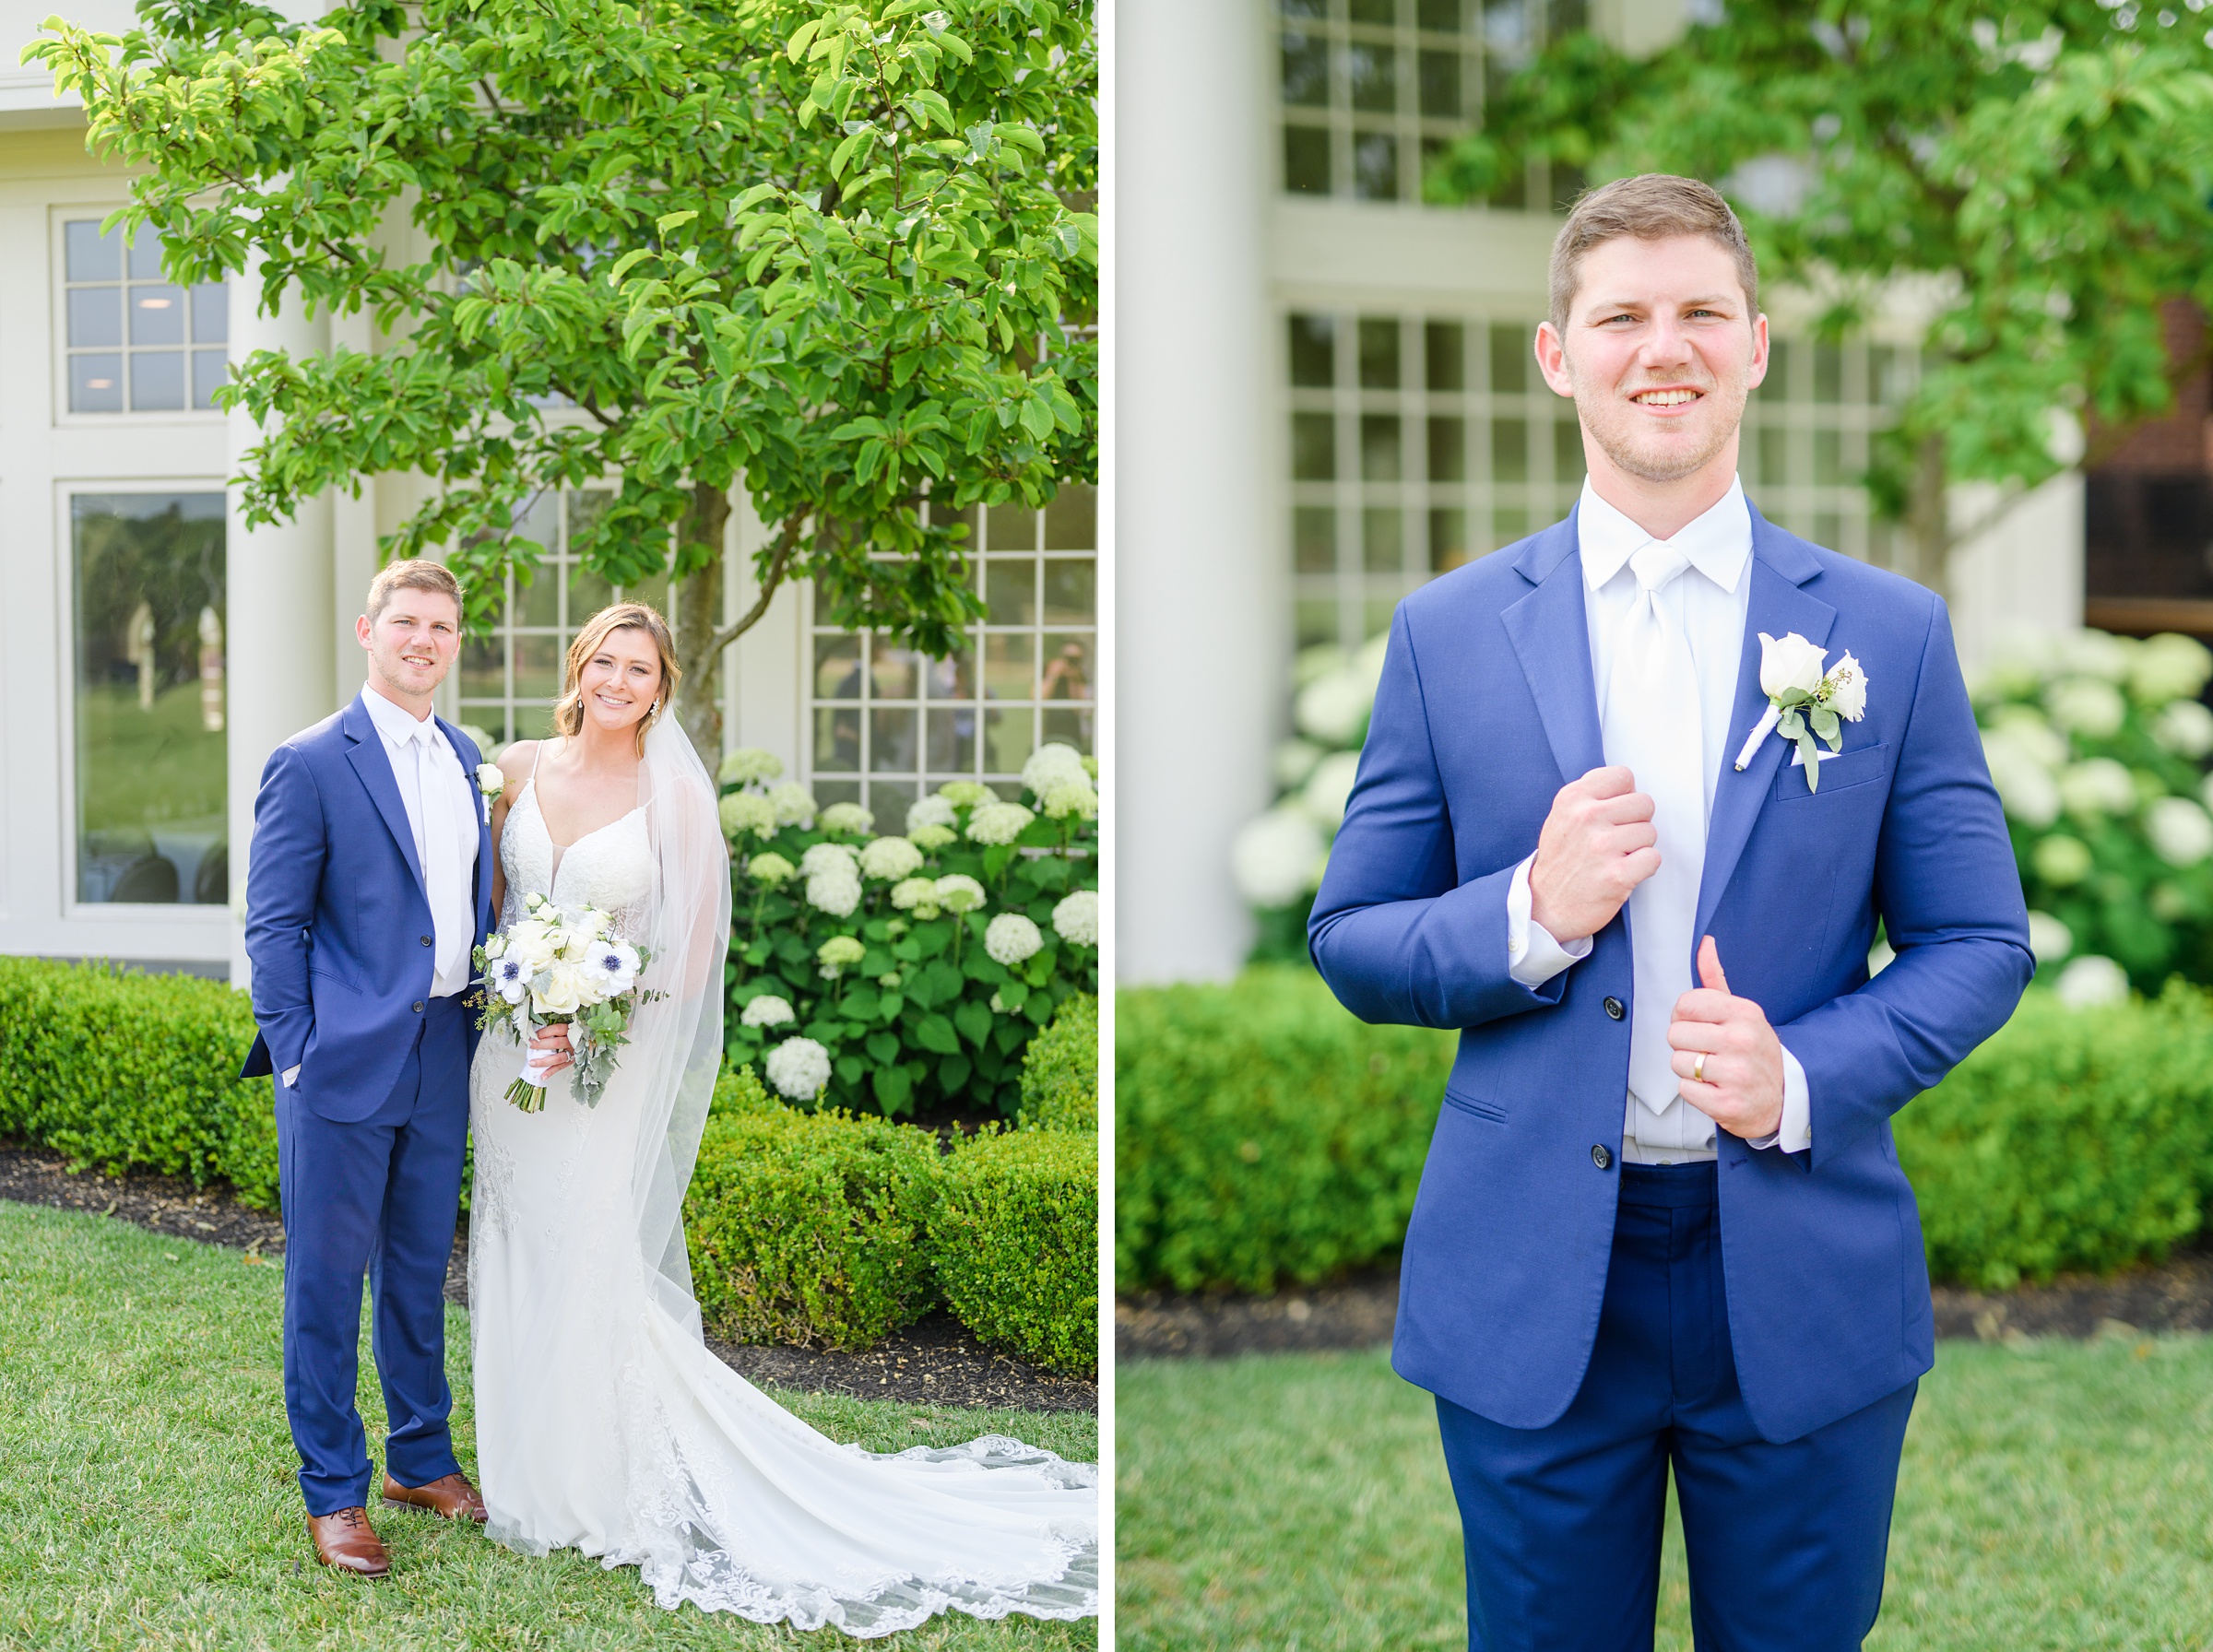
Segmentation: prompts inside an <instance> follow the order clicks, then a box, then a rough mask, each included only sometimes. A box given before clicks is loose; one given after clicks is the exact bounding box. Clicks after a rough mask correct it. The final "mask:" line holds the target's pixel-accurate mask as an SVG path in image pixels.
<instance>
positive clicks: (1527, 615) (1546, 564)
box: [1500, 511, 1606, 785]
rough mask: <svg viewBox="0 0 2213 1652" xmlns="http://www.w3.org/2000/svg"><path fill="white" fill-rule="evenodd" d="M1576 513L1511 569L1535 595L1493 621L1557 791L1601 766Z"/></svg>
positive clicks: (1545, 535)
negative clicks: (1509, 653)
mask: <svg viewBox="0 0 2213 1652" xmlns="http://www.w3.org/2000/svg"><path fill="white" fill-rule="evenodd" d="M1577 546H1578V539H1577V536H1576V526H1575V513H1574V512H1572V511H1570V512H1569V513H1568V519H1567V520H1566V521H1565V522H1561V523H1557V524H1555V525H1553V526H1552V527H1550V528H1548V529H1546V530H1545V531H1544V533H1542V534H1539V535H1538V536H1537V537H1535V538H1533V539H1532V540H1531V541H1530V542H1529V546H1528V548H1527V549H1524V550H1523V551H1522V553H1521V556H1520V557H1519V558H1517V559H1516V560H1515V562H1514V567H1515V569H1516V570H1517V571H1518V572H1520V573H1521V577H1522V578H1524V579H1526V580H1528V581H1529V582H1530V583H1531V584H1533V585H1534V586H1536V589H1535V590H1533V591H1532V592H1530V593H1529V595H1528V596H1524V597H1522V598H1521V600H1520V601H1519V602H1515V603H1513V604H1511V605H1509V607H1508V608H1506V610H1505V611H1504V613H1503V614H1502V615H1501V616H1500V618H1501V619H1503V620H1504V622H1505V624H1506V634H1507V637H1508V639H1509V641H1511V642H1512V643H1513V645H1514V653H1515V655H1517V656H1519V657H1520V659H1521V675H1522V676H1523V677H1524V678H1527V679H1528V681H1529V692H1530V696H1531V698H1533V700H1535V701H1536V702H1537V715H1538V717H1539V718H1540V719H1541V720H1542V721H1543V723H1544V737H1545V739H1546V740H1548V741H1550V742H1551V745H1552V757H1553V761H1554V762H1556V763H1557V764H1558V765H1559V770H1560V781H1561V784H1562V785H1565V784H1567V783H1568V781H1570V780H1576V779H1580V777H1581V776H1583V775H1585V774H1587V773H1590V772H1591V771H1592V769H1595V768H1598V767H1600V766H1601V765H1602V764H1604V762H1605V761H1606V757H1605V744H1604V740H1603V739H1602V738H1601V737H1600V734H1599V727H1598V691H1597V690H1596V689H1595V688H1594V687H1593V686H1592V685H1593V683H1594V681H1595V678H1593V676H1592V670H1591V628H1590V624H1589V622H1588V621H1587V620H1586V619H1584V617H1583V564H1582V559H1581V558H1580V556H1578V555H1577V554H1576V551H1577Z"/></svg>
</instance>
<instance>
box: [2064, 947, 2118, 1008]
mask: <svg viewBox="0 0 2213 1652" xmlns="http://www.w3.org/2000/svg"><path fill="white" fill-rule="evenodd" d="M2053 993H2054V994H2055V995H2056V996H2057V997H2058V998H2059V1001H2060V1002H2061V1003H2063V1004H2065V1006H2066V1007H2067V1008H2068V1009H2096V1008H2097V1007H2098V1006H2099V1005H2101V1004H2118V1003H2119V1002H2121V1000H2122V999H2124V998H2125V997H2128V972H2127V971H2125V970H2124V969H2123V968H2122V967H2121V966H2120V965H2119V964H2117V963H2115V962H2113V961H2112V959H2110V958H2101V957H2100V956H2099V955H2098V954H2097V953H2095V952H2085V953H2084V954H2083V955H2082V956H2081V957H2080V958H2077V959H2076V960H2075V961H2074V962H2071V963H2069V964H2068V965H2067V967H2066V968H2065V969H2064V970H2062V971H2060V972H2059V979H2058V981H2056V982H2055V983H2053Z"/></svg>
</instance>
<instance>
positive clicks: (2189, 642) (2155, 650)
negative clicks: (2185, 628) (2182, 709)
mask: <svg viewBox="0 0 2213 1652" xmlns="http://www.w3.org/2000/svg"><path fill="white" fill-rule="evenodd" d="M2207 678H2213V651H2209V650H2207V647H2206V645H2205V644H2204V643H2200V642H2198V641H2197V640H2196V639H2195V638H2194V637H2185V636H2181V635H2178V634H2177V633H2176V632H2174V631H2163V632H2161V633H2160V635H2159V636H2156V637H2148V638H2146V639H2145V641H2143V642H2142V643H2138V644H2137V645H2136V652H2135V654H2134V655H2131V656H2130V658H2129V662H2128V687H2129V691H2130V692H2131V693H2133V694H2134V695H2136V698H2137V699H2138V700H2141V701H2144V702H2147V703H2148V704H2152V705H2157V704H2158V703H2159V702H2160V701H2162V700H2181V701H2183V702H2188V703H2192V704H2195V702H2196V701H2197V696H2198V694H2199V692H2200V691H2201V690H2203V689H2204V688H2205V686H2206V679H2207Z"/></svg>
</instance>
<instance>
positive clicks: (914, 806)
mask: <svg viewBox="0 0 2213 1652" xmlns="http://www.w3.org/2000/svg"><path fill="white" fill-rule="evenodd" d="M956 818H957V817H956V816H955V815H954V814H953V799H952V798H950V797H941V796H938V795H937V794H936V793H934V792H933V793H931V794H930V795H929V796H927V797H917V799H916V800H915V801H914V802H912V803H910V804H908V805H907V808H906V830H907V832H909V833H910V834H911V833H913V832H915V830H916V829H917V828H918V827H922V826H951V825H952V824H953V821H954V820H955V819H956Z"/></svg>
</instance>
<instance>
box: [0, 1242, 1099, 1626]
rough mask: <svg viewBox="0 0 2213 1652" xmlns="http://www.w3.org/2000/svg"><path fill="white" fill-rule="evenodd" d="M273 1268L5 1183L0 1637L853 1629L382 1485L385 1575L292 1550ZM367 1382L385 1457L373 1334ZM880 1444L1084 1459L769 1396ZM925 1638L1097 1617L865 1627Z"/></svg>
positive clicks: (1045, 1431) (1051, 1434) (959, 1420)
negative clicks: (529, 1540)
mask: <svg viewBox="0 0 2213 1652" xmlns="http://www.w3.org/2000/svg"><path fill="white" fill-rule="evenodd" d="M280 1296H281V1276H280V1274H279V1272H278V1268H275V1267H269V1266H264V1267H250V1266H246V1265H243V1262H242V1260H241V1257H240V1253H238V1252H236V1251H231V1250H218V1249H212V1248H209V1247H206V1246H201V1245H189V1244H185V1243H183V1242H182V1241H178V1240H173V1239H166V1238H161V1237H159V1236H157V1235H155V1234H152V1233H144V1232H142V1231H140V1230H138V1229H136V1228H131V1227H126V1226H124V1224H122V1223H120V1222H113V1221H104V1220H102V1219H101V1218H99V1217H95V1216H82V1215H77V1214H75V1213H73V1212H65V1211H59V1210H46V1209H36V1208H33V1207H29V1206H23V1205H10V1204H5V1203H0V1646H6V1647H27V1648H28V1647H38V1648H45V1647H57V1648H58V1647H67V1648H70V1649H71V1652H77V1649H78V1648H85V1649H94V1648H110V1647H112V1648H126V1647H127V1648H133V1649H136V1648H140V1647H152V1648H165V1649H167V1648H174V1649H178V1652H183V1649H186V1648H190V1649H193V1652H198V1649H201V1648H207V1649H209V1652H213V1649H215V1648H221V1649H222V1652H233V1649H242V1652H243V1649H259V1648H294V1647H311V1646H312V1647H345V1648H354V1647H387V1646H388V1647H408V1648H413V1647H418V1646H438V1647H467V1648H492V1647H502V1648H504V1647H515V1648H531V1649H533V1652H535V1649H538V1648H560V1647H593V1648H613V1647H626V1646H647V1645H651V1646H655V1647H700V1646H716V1647H764V1646H802V1645H809V1646H820V1647H823V1648H834V1647H842V1646H853V1645H857V1644H858V1643H855V1642H852V1641H849V1640H847V1639H846V1637H845V1636H843V1635H841V1634H837V1633H836V1632H835V1631H824V1632H822V1633H821V1634H816V1635H813V1636H802V1635H799V1634H793V1633H792V1632H790V1631H789V1630H787V1629H786V1628H784V1627H782V1626H777V1627H773V1628H771V1627H764V1626H763V1625H760V1624H754V1623H745V1622H740V1621H738V1620H735V1619H732V1618H728V1617H724V1616H717V1617H712V1618H710V1617H707V1616H705V1615H704V1614H702V1613H701V1612H699V1611H695V1610H693V1609H692V1608H690V1607H687V1608H685V1609H683V1610H682V1611H678V1612H665V1611H661V1610H660V1609H659V1608H658V1607H657V1606H656V1605H655V1604H654V1603H653V1598H652V1596H651V1595H650V1594H649V1593H647V1591H646V1590H645V1588H644V1587H642V1586H641V1585H640V1584H639V1583H638V1580H637V1574H636V1572H635V1571H634V1570H630V1569H624V1570H621V1571H614V1572H609V1571H605V1570H602V1569H601V1568H600V1566H599V1565H598V1563H597V1562H594V1561H590V1560H586V1559H585V1558H584V1557H582V1556H581V1555H577V1554H575V1553H574V1552H562V1553H557V1554H555V1555H553V1556H551V1557H550V1558H548V1559H546V1560H529V1559H526V1558H524V1557H523V1556H520V1555H517V1554H514V1553H511V1552H508V1551H507V1550H504V1549H502V1548H500V1547H499V1546H498V1545H497V1544H494V1543H491V1542H488V1541H486V1540H484V1539H483V1538H482V1537H481V1536H479V1534H478V1533H476V1532H475V1531H473V1530H469V1529H467V1528H456V1527H452V1526H448V1525H446V1524H445V1523H444V1522H443V1521H439V1520H434V1519H432V1518H429V1517H427V1516H406V1515H401V1514H398V1513H396V1512H391V1511H378V1510H373V1511H372V1516H373V1518H374V1519H375V1521H376V1525H377V1529H378V1531H379V1533H380V1534H381V1535H382V1536H383V1537H384V1539H385V1543H386V1544H387V1545H388V1546H389V1547H390V1549H391V1551H392V1555H393V1568H394V1569H393V1575H391V1576H390V1577H389V1578H386V1579H385V1580H383V1581H382V1582H378V1583H373V1584H370V1583H363V1582H361V1581H358V1580H353V1579H347V1578H341V1577H337V1576H335V1575H332V1574H331V1573H329V1572H327V1571H325V1569H324V1568H322V1567H320V1566H317V1565H315V1564H314V1562H313V1561H312V1560H311V1559H310V1558H309V1552H308V1548H307V1539H306V1529H305V1523H304V1519H303V1516H302V1510H301V1506H300V1495H299V1488H298V1486H297V1484H296V1483H295V1482H294V1481H293V1478H292V1476H293V1473H294V1471H295V1469H296V1467H297V1459H296V1457H294V1456H293V1453H292V1445H291V1439H290V1435H289V1434H287V1433H286V1431H285V1422H284V1383H283V1369H282V1363H281V1361H282V1354H281V1348H282V1344H281V1341H280V1338H279V1325H280V1305H281V1304H280ZM447 1346H448V1349H449V1350H450V1357H451V1363H452V1375H453V1383H454V1388H455V1393H456V1398H457V1403H456V1409H455V1413H454V1422H455V1434H456V1444H457V1445H458V1446H459V1448H460V1455H461V1460H462V1462H463V1464H464V1465H467V1464H468V1463H470V1462H471V1461H473V1459H474V1445H475V1441H474V1421H473V1418H472V1415H471V1412H470V1409H469V1400H468V1381H467V1378H468V1371H467V1359H468V1328H467V1320H466V1319H465V1318H464V1316H462V1315H461V1314H460V1313H459V1312H457V1311H456V1312H455V1313H454V1314H453V1316H452V1318H451V1319H450V1321H449V1323H448V1327H447ZM361 1365H362V1371H361V1375H362V1386H361V1414H362V1417H363V1419H364V1420H365V1421H366V1422H367V1423H368V1427H369V1434H370V1456H371V1458H372V1460H373V1461H381V1457H379V1449H380V1445H381V1441H382V1437H383V1425H384V1407H383V1401H382V1399H381V1398H380V1396H379V1395H378V1393H377V1389H376V1384H375V1379H374V1377H373V1374H372V1370H371V1367H370V1364H369V1360H368V1354H367V1350H366V1347H365V1346H364V1349H363V1352H362V1361H361ZM777 1398H779V1399H781V1400H782V1401H783V1402H784V1403H785V1404H787V1405H788V1406H789V1407H790V1408H791V1410H794V1411H796V1412H798V1413H799V1415H800V1416H802V1417H804V1418H805V1419H806V1420H807V1421H808V1422H811V1423H812V1424H813V1425H814V1426H815V1427H817V1428H820V1429H822V1431H823V1432H824V1433H826V1434H831V1435H832V1436H833V1437H834V1438H836V1439H839V1440H846V1441H858V1442H859V1443H860V1444H862V1445H867V1446H869V1447H870V1448H871V1449H874V1450H896V1449H904V1448H905V1447H906V1446H909V1445H951V1444H954V1443H957V1442H958V1441H961V1440H965V1439H969V1438H972V1437H974V1436H975V1435H976V1434H985V1433H1002V1434H1016V1435H1019V1436H1020V1437H1022V1438H1023V1439H1025V1440H1029V1441H1032V1442H1034V1443H1035V1444H1038V1445H1045V1446H1047V1447H1049V1448H1051V1449H1052V1450H1054V1451H1057V1452H1059V1453H1060V1454H1061V1455H1062V1456H1063V1457H1077V1458H1082V1459H1083V1460H1086V1461H1095V1460H1096V1458H1097V1456H1098V1428H1097V1420H1096V1419H1095V1418H1094V1417H1091V1416H1088V1415H1084V1414H1081V1413H1072V1414H1071V1413H1062V1412H1056V1413H1047V1414H1041V1413H1035V1412H1025V1411H1000V1410H956V1409H954V1408H952V1407H929V1406H911V1405H905V1404H900V1403H895V1402H885V1401H879V1400H858V1399H847V1398H839V1397H834V1396H824V1395H800V1394H789V1393H782V1394H779V1395H778V1396H777ZM870 1644H871V1645H882V1646H890V1647H895V1648H913V1649H915V1652H921V1649H923V1648H929V1652H955V1649H960V1652H973V1649H976V1648H993V1649H999V1648H1007V1649H1010V1652H1011V1649H1012V1648H1016V1647H1020V1648H1024V1649H1025V1652H1026V1649H1030V1648H1035V1649H1038V1652H1047V1649H1059V1648H1068V1647H1095V1646H1097V1644H1098V1631H1097V1623H1096V1622H1095V1620H1093V1621H1086V1622H1081V1623H1075V1624H1066V1623H1041V1622H1037V1621H1035V1619H1027V1618H1011V1619H1008V1620H1006V1621H1005V1622H999V1623H981V1622H976V1620H974V1619H971V1618H965V1617H960V1616H957V1615H956V1616H953V1617H941V1618H938V1619H936V1620H933V1621H932V1622H930V1623H929V1624H928V1625H926V1626H925V1627H923V1628H921V1629H918V1630H916V1631H914V1632H913V1633H911V1634H906V1635H902V1636H895V1637H893V1638H891V1639H889V1640H886V1641H883V1642H880V1643H870Z"/></svg>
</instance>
